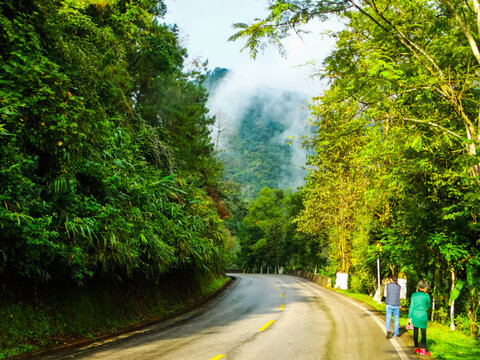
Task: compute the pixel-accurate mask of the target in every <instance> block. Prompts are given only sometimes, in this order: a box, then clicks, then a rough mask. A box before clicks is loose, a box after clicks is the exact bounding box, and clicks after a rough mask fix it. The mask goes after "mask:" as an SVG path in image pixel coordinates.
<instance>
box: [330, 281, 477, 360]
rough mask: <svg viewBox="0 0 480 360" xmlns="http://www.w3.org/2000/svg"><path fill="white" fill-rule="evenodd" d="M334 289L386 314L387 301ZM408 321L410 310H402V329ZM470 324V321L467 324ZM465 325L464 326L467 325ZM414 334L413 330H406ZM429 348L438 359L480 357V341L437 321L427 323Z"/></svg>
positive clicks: (408, 339)
mask: <svg viewBox="0 0 480 360" xmlns="http://www.w3.org/2000/svg"><path fill="white" fill-rule="evenodd" d="M334 291H336V292H339V293H342V294H344V295H347V296H350V297H352V298H354V299H357V300H359V301H361V302H363V303H365V304H367V305H368V306H370V307H372V308H374V309H376V310H378V311H379V312H381V313H383V314H385V303H381V304H379V303H378V302H377V301H375V300H373V298H372V297H371V296H370V295H367V294H361V293H358V292H354V291H351V290H339V289H335V290H334ZM407 321H408V311H407V310H405V309H404V310H401V311H400V329H401V331H403V330H402V329H404V328H405V325H406V324H407ZM465 325H466V326H468V323H467V324H465ZM465 325H464V326H465ZM405 331H407V332H409V333H410V335H412V334H413V330H405ZM402 339H403V341H405V342H406V343H407V344H410V345H412V349H413V339H410V338H407V337H405V335H403V336H402ZM427 349H428V351H429V352H430V353H431V354H432V355H433V357H434V358H435V359H437V360H455V359H478V358H480V341H479V340H476V339H475V338H473V337H471V336H469V335H468V334H467V333H465V332H462V331H452V330H451V329H450V327H449V326H448V325H442V324H439V323H437V322H431V321H429V322H428V325H427Z"/></svg>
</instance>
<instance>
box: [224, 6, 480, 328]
mask: <svg viewBox="0 0 480 360" xmlns="http://www.w3.org/2000/svg"><path fill="white" fill-rule="evenodd" d="M269 9H270V14H269V15H268V16H267V17H266V18H265V19H263V20H261V21H259V22H257V23H255V24H253V25H246V24H237V25H236V26H237V28H238V29H239V32H238V33H237V34H235V35H234V36H232V39H238V38H241V37H246V38H247V44H246V47H247V48H249V49H250V51H251V53H252V55H253V56H255V55H256V53H257V51H258V49H259V48H261V47H262V46H264V44H265V42H264V40H265V41H266V43H277V44H279V43H280V41H281V40H282V39H283V38H284V37H286V36H287V35H288V34H289V31H290V30H292V29H294V30H296V31H301V26H302V25H303V24H305V23H306V22H308V21H310V20H312V19H321V20H325V19H327V18H328V17H329V16H330V15H332V14H335V15H340V16H341V20H342V22H343V23H344V25H345V26H344V30H342V31H340V32H339V33H338V34H337V35H336V37H337V46H336V50H335V51H333V52H332V53H331V55H330V56H329V57H328V58H327V59H326V60H325V67H324V71H323V74H322V75H323V76H324V78H326V79H328V80H329V81H330V88H329V89H328V90H327V91H326V92H325V93H323V94H320V95H319V97H318V98H316V99H314V102H313V104H312V107H311V109H312V114H313V115H314V124H315V125H316V127H317V129H318V130H317V131H316V132H315V134H314V135H313V136H311V137H310V139H309V140H308V141H307V142H306V146H309V147H310V148H311V149H313V150H314V151H315V154H314V155H312V156H310V158H309V165H310V166H311V171H310V174H309V176H308V181H307V184H306V186H305V190H304V210H303V211H302V212H301V213H300V215H299V216H298V217H297V224H298V228H299V230H301V231H302V232H303V233H306V234H309V235H311V236H313V237H315V238H317V239H318V241H319V242H320V243H321V244H322V245H323V246H326V247H328V249H329V251H328V253H329V259H330V265H329V266H328V267H327V270H328V269H329V271H331V273H332V274H333V273H334V272H335V271H343V272H348V273H349V274H350V276H349V279H350V285H351V286H352V287H353V288H355V289H357V290H361V291H365V292H372V291H373V287H374V286H375V285H374V284H375V280H374V279H375V272H376V267H375V265H376V260H377V258H380V261H381V264H382V273H383V275H384V276H385V275H388V274H389V273H390V272H399V271H400V272H405V273H407V275H408V278H409V283H410V287H411V288H410V291H412V290H414V286H415V282H416V281H417V280H418V279H419V278H425V279H427V280H428V281H429V282H430V284H431V289H432V293H433V298H434V300H435V303H436V309H435V313H434V316H435V317H436V319H438V320H439V321H449V320H448V319H447V318H448V317H449V316H448V314H450V318H451V319H450V321H451V326H452V328H454V324H455V322H456V323H457V325H459V324H462V323H463V322H464V320H465V321H466V322H467V323H468V324H469V326H467V328H468V331H469V332H470V333H471V334H472V335H478V334H479V327H478V320H477V319H478V318H477V314H478V309H479V283H478V278H479V275H480V258H479V250H480V242H479V230H480V229H479V227H478V214H479V213H480V208H479V205H480V204H479V202H478V194H479V191H478V184H479V181H480V180H479V167H478V163H479V161H478V156H477V152H478V146H479V143H478V128H479V124H478V122H479V113H480V112H479V111H480V105H479V104H480V93H479V92H478V80H477V77H478V76H477V71H478V69H479V66H480V52H479V51H478V39H479V35H480V34H479V33H478V29H479V27H478V23H477V22H478V19H477V17H476V16H477V15H476V14H478V13H479V11H480V3H479V2H478V1H477V0H472V1H465V2H463V1H462V2H460V1H454V0H437V1H429V2H424V1H410V0H409V1H396V2H390V1H375V2H373V1H360V0H358V1H356V0H339V1H310V0H303V1H302V0H279V1H275V2H273V3H272V4H271V6H270V8H269ZM454 305H456V307H455V308H454ZM454 309H456V313H457V316H456V317H455V318H454V314H455V313H454Z"/></svg>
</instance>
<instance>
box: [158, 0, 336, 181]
mask: <svg viewBox="0 0 480 360" xmlns="http://www.w3.org/2000/svg"><path fill="white" fill-rule="evenodd" d="M165 3H166V5H167V15H166V17H165V18H164V21H165V22H166V23H167V24H171V25H173V24H176V25H177V26H178V28H179V37H180V41H181V45H182V46H183V47H185V48H186V49H187V51H188V54H189V58H188V59H187V61H186V68H187V69H188V68H189V65H188V63H189V61H190V62H191V63H193V62H194V60H199V61H200V63H203V62H204V61H205V60H208V69H210V70H213V69H214V68H215V67H221V68H227V69H230V70H232V73H230V74H229V76H227V78H226V79H225V80H223V81H222V83H221V85H220V86H219V87H218V88H217V90H216V91H215V93H214V94H210V96H209V100H208V102H207V107H208V108H209V110H210V114H212V115H215V117H216V120H217V122H216V124H215V125H214V126H213V127H212V137H213V138H215V135H214V134H215V133H217V134H219V133H220V132H219V131H218V130H220V129H222V132H221V133H222V134H223V135H224V136H225V134H226V132H225V131H224V130H225V129H228V131H229V133H230V134H234V133H235V131H236V129H238V125H239V122H240V120H241V119H242V114H243V113H244V111H245V110H246V109H247V106H248V104H249V101H250V98H251V97H253V96H255V95H256V94H259V92H262V91H263V92H265V91H267V90H266V88H273V89H276V90H288V91H294V92H298V93H300V94H301V96H299V97H296V98H298V99H300V100H299V102H296V103H289V104H284V103H282V108H283V109H284V113H285V118H284V119H283V120H284V122H286V123H285V124H284V125H285V126H286V129H287V130H286V131H285V132H284V133H283V134H282V135H281V138H279V139H278V140H277V141H279V142H281V143H284V144H286V143H287V142H289V140H291V138H292V137H293V138H295V139H297V140H294V141H293V143H292V149H293V151H292V157H291V159H290V162H291V164H290V165H291V166H292V168H294V169H296V171H295V172H293V173H294V176H293V177H291V178H285V179H280V182H281V183H283V184H285V187H290V188H295V187H296V186H300V185H303V183H304V176H305V172H304V170H302V166H303V165H304V164H305V160H306V151H305V149H302V148H301V146H300V140H299V139H300V138H301V137H302V136H304V135H307V134H308V133H309V127H308V117H309V114H308V112H307V111H306V109H305V105H306V102H308V101H309V100H310V99H311V98H312V97H314V96H318V95H320V93H321V92H322V91H323V90H324V89H325V88H326V84H325V83H322V82H321V81H320V80H319V79H318V77H317V78H313V77H312V75H313V74H314V72H315V69H314V67H313V66H312V64H315V66H316V67H317V68H318V66H320V65H321V62H322V60H323V59H324V58H325V57H326V56H327V55H328V54H329V53H330V52H331V51H332V50H333V48H334V40H333V39H332V38H331V37H329V36H327V35H324V34H323V35H322V33H324V32H325V31H327V30H331V31H336V30H339V29H340V25H339V23H337V22H335V21H329V22H328V23H320V22H311V23H309V24H307V25H308V28H305V29H304V30H308V31H310V34H303V35H302V38H300V37H298V36H297V35H292V36H289V37H288V38H286V39H285V40H284V41H283V45H284V47H285V50H286V57H282V56H281V55H280V53H279V52H278V50H277V49H276V48H274V47H273V46H271V47H268V48H267V49H265V51H264V52H260V53H259V54H258V55H257V58H256V59H255V60H253V59H251V57H250V54H249V51H248V49H245V50H243V51H241V49H242V48H243V46H244V45H245V40H243V39H240V40H237V41H235V42H231V41H228V38H229V37H230V36H232V35H233V34H234V33H235V32H236V30H235V29H234V28H233V26H232V25H233V24H234V23H247V24H251V23H252V22H253V21H254V19H255V18H264V17H265V15H266V14H267V13H268V11H267V7H268V0H165ZM306 64H310V65H306ZM317 71H318V70H317ZM267 92H268V94H269V95H270V96H271V95H272V91H270V90H268V91H267ZM273 93H275V91H274V92H273ZM302 98H303V99H304V100H303V101H302V100H301V99H302ZM272 101H273V102H275V101H276V100H275V99H274V98H272ZM220 119H221V121H220ZM227 136H228V135H227ZM219 144H220V147H221V144H222V141H221V139H220V141H219ZM223 150H227V149H225V148H224V149H223ZM285 176H287V175H285Z"/></svg>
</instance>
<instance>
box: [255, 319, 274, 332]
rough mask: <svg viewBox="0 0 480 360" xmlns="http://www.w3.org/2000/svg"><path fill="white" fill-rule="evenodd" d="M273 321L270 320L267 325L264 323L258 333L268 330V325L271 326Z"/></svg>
mask: <svg viewBox="0 0 480 360" xmlns="http://www.w3.org/2000/svg"><path fill="white" fill-rule="evenodd" d="M274 321H275V320H270V321H269V322H268V323H266V324H265V325H263V326H262V327H261V328H260V329H258V331H263V330H265V329H266V328H268V327H269V326H270V325H272V324H273V322H274Z"/></svg>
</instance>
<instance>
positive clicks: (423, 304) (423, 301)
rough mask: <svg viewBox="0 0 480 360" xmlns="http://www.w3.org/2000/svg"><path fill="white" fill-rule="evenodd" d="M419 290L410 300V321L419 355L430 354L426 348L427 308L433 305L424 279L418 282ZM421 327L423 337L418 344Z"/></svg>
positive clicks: (416, 350)
mask: <svg viewBox="0 0 480 360" xmlns="http://www.w3.org/2000/svg"><path fill="white" fill-rule="evenodd" d="M418 290H419V291H417V292H416V293H413V294H412V298H411V300H410V309H409V311H408V321H409V322H410V323H412V324H413V341H414V343H415V353H417V354H419V355H430V353H429V352H427V350H426V344H427V309H430V308H431V307H432V303H431V301H430V295H428V294H427V290H428V283H427V282H426V281H424V280H420V281H419V282H418ZM419 328H420V329H421V332H422V339H421V341H420V345H419V344H418V329H419Z"/></svg>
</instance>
